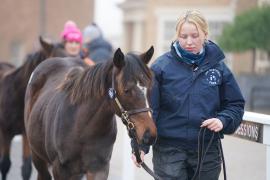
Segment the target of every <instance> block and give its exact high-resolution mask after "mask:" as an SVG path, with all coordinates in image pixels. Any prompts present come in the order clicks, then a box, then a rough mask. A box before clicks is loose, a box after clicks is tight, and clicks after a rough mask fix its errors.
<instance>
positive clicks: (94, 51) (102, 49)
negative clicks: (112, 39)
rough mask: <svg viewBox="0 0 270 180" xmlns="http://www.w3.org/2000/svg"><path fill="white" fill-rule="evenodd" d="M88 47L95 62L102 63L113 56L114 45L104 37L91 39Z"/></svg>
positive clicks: (90, 56)
mask: <svg viewBox="0 0 270 180" xmlns="http://www.w3.org/2000/svg"><path fill="white" fill-rule="evenodd" d="M86 47H87V49H88V51H89V58H90V59H91V60H93V61H94V62H95V63H100V62H103V61H106V60H109V59H111V58H112V55H113V49H112V46H111V44H110V43H109V42H108V41H106V40H105V39H103V37H99V38H97V39H94V40H92V41H90V43H88V44H87V45H86Z"/></svg>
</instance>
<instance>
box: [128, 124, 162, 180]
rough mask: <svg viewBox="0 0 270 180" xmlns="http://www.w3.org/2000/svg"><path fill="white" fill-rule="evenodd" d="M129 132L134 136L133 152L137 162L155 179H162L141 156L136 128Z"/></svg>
mask: <svg viewBox="0 0 270 180" xmlns="http://www.w3.org/2000/svg"><path fill="white" fill-rule="evenodd" d="M129 133H130V137H131V138H132V140H133V142H134V144H133V152H134V154H135V156H136V160H137V163H139V164H140V165H141V166H142V167H143V169H144V170H145V171H146V172H148V174H150V175H151V176H152V177H153V178H155V180H162V179H161V178H160V177H159V176H158V175H156V174H155V173H154V172H153V171H152V170H151V169H150V168H149V167H148V166H147V165H146V164H145V163H144V162H143V161H142V159H141V156H140V151H139V145H138V142H137V139H136V135H135V129H133V130H129Z"/></svg>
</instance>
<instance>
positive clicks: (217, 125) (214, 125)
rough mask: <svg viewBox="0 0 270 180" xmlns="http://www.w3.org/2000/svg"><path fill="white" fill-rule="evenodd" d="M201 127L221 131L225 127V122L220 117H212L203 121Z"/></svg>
mask: <svg viewBox="0 0 270 180" xmlns="http://www.w3.org/2000/svg"><path fill="white" fill-rule="evenodd" d="M201 127H207V128H208V129H210V130H211V131H215V132H219V131H221V130H222V129H223V124H222V122H221V121H220V120H219V119H217V118H211V119H207V120H205V121H203V123H202V125H201Z"/></svg>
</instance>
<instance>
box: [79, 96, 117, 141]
mask: <svg viewBox="0 0 270 180" xmlns="http://www.w3.org/2000/svg"><path fill="white" fill-rule="evenodd" d="M98 101H99V102H98ZM98 101H89V102H88V103H87V105H86V106H85V107H84V108H85V110H84V111H85V112H84V114H85V115H86V116H87V118H82V119H81V120H80V121H81V122H80V123H79V124H80V126H81V127H80V128H81V129H82V130H83V131H82V134H81V135H82V137H84V138H86V139H87V138H89V136H95V135H97V136H98V135H99V134H104V133H106V132H108V133H109V132H110V131H112V130H113V129H111V128H114V127H113V126H114V125H115V121H114V110H113V108H112V107H111V103H110V102H108V100H106V98H104V99H103V100H102V101H100V100H98ZM89 131H91V133H89Z"/></svg>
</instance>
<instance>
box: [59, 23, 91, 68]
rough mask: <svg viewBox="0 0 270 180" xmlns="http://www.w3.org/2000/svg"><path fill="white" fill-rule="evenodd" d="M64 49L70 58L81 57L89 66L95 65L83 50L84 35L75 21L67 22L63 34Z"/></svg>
mask: <svg viewBox="0 0 270 180" xmlns="http://www.w3.org/2000/svg"><path fill="white" fill-rule="evenodd" d="M61 39H62V42H63V45H64V48H65V50H66V52H67V53H68V55H69V56H73V57H75V56H80V58H81V59H83V60H84V62H85V63H86V64H88V65H94V64H95V63H94V61H92V60H91V59H90V58H88V57H87V52H84V51H83V50H82V33H81V31H80V29H79V28H78V27H77V25H76V23H75V22H73V21H70V20H69V21H67V22H66V23H65V26H64V30H63V31H62V33H61Z"/></svg>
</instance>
